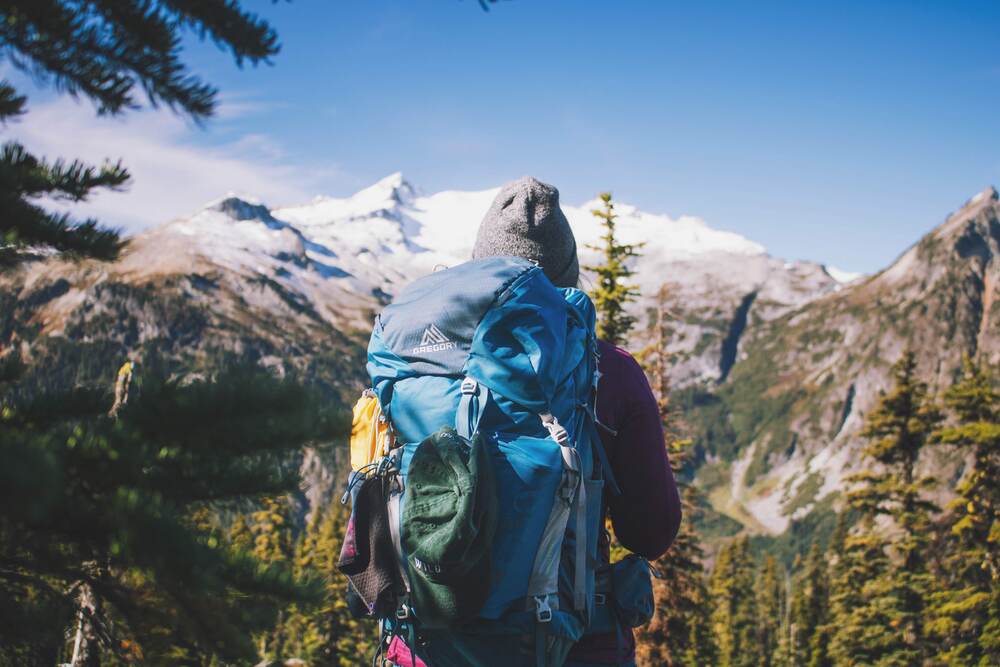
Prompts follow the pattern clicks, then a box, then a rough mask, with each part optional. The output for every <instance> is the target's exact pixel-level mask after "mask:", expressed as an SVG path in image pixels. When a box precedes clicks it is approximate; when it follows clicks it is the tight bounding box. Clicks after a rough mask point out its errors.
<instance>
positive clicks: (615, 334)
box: [584, 192, 642, 346]
mask: <svg viewBox="0 0 1000 667" xmlns="http://www.w3.org/2000/svg"><path fill="white" fill-rule="evenodd" d="M601 202H602V203H603V204H604V207H603V209H594V210H593V211H591V213H593V214H594V215H595V216H596V217H598V218H600V219H601V221H602V224H603V226H604V234H603V236H601V240H602V241H603V243H602V244H601V245H591V246H587V247H588V248H590V249H591V250H596V251H598V252H600V253H601V254H602V260H603V261H602V262H601V263H600V264H596V265H593V266H585V267H584V268H585V269H587V270H588V271H593V272H594V273H596V274H597V285H596V286H595V287H594V289H593V290H592V291H591V293H590V298H591V299H593V301H594V306H595V308H596V309H597V337H598V338H600V339H601V340H606V341H608V342H609V343H613V344H615V345H619V346H621V345H624V344H625V343H626V342H627V339H628V334H629V332H631V331H632V328H633V327H634V326H635V318H634V317H632V316H631V315H629V314H627V313H626V312H625V307H626V305H628V304H629V303H631V302H633V301H635V300H636V297H638V295H639V291H638V289H637V288H636V286H635V285H632V284H629V283H628V282H627V281H628V279H629V278H631V277H632V269H630V268H629V267H628V261H629V260H630V259H632V258H634V257H638V256H639V253H638V252H637V249H638V248H641V247H642V244H627V243H622V242H621V241H619V240H618V237H617V236H616V225H617V223H616V222H615V221H616V220H617V218H618V216H617V214H616V213H615V205H614V202H613V201H612V200H611V193H610V192H605V193H603V194H602V195H601Z"/></svg>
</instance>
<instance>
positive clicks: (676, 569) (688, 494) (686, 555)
mask: <svg viewBox="0 0 1000 667" xmlns="http://www.w3.org/2000/svg"><path fill="white" fill-rule="evenodd" d="M667 296H668V293H667V291H666V287H664V288H662V289H661V290H660V291H659V293H658V294H657V306H656V310H655V312H654V317H653V318H652V319H653V322H652V324H653V326H654V329H655V330H654V336H653V343H652V345H651V347H650V349H648V350H647V351H646V353H645V354H642V355H638V356H640V357H641V359H642V361H643V365H644V366H645V367H646V370H647V372H648V373H649V375H650V377H651V380H652V386H653V391H654V392H655V393H656V397H657V403H658V404H659V408H660V415H661V418H662V420H663V426H664V433H665V435H666V439H667V443H666V446H667V450H668V452H669V457H670V465H671V468H672V469H673V472H674V477H675V479H676V480H677V483H678V486H679V487H680V492H681V503H682V515H683V516H684V517H686V520H683V521H682V522H681V526H680V529H679V530H678V533H677V537H676V538H675V540H674V543H673V544H672V545H671V546H670V549H669V550H668V551H667V553H665V554H664V555H663V556H661V557H660V558H659V559H657V560H656V561H655V562H654V563H652V566H653V567H654V568H655V569H656V571H657V572H658V573H659V574H660V575H661V576H660V577H658V578H655V579H654V580H653V594H654V597H655V600H656V607H655V613H654V615H653V618H652V620H651V621H650V623H649V624H648V625H646V626H644V627H643V628H642V629H641V630H640V631H639V633H638V637H637V639H638V645H637V647H636V654H637V660H638V662H639V664H641V665H646V666H649V667H654V666H656V667H660V666H668V667H673V666H675V665H692V666H693V665H702V664H711V663H713V662H714V646H713V642H712V636H711V633H710V629H709V619H708V599H707V598H708V591H707V588H706V585H705V566H704V563H703V559H704V550H703V549H702V546H701V539H700V537H699V535H698V533H697V532H696V531H695V529H694V525H693V523H692V522H691V520H690V516H691V514H692V512H693V510H694V507H695V503H696V502H697V499H698V494H699V491H698V489H697V488H696V487H695V486H694V485H693V484H688V483H685V481H684V471H685V468H687V467H688V465H689V461H688V458H689V457H690V455H691V454H690V452H691V442H690V441H689V440H683V439H681V436H680V433H679V431H680V427H679V422H680V415H678V414H677V413H676V411H673V410H671V404H670V400H669V394H670V383H669V380H668V375H667V363H668V356H667V351H666V349H667V326H668V323H667V317H666V307H667V305H666V301H667Z"/></svg>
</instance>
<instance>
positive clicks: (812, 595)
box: [784, 544, 830, 665]
mask: <svg viewBox="0 0 1000 667" xmlns="http://www.w3.org/2000/svg"><path fill="white" fill-rule="evenodd" d="M826 559H827V556H826V553H824V551H823V549H821V548H820V546H819V544H813V546H812V548H811V549H810V550H809V555H808V556H807V558H806V560H805V562H804V563H802V564H801V566H800V567H799V568H797V569H798V570H799V573H798V574H797V576H796V577H795V579H794V581H793V584H792V596H791V601H790V602H789V607H790V609H789V626H788V629H787V632H788V634H787V640H786V644H785V647H784V652H785V655H786V657H787V662H789V663H790V664H794V665H808V664H809V663H810V660H811V659H812V657H813V654H814V653H816V654H817V659H822V655H823V654H825V653H826V652H827V649H826V646H825V643H827V642H828V639H825V638H824V637H823V629H824V628H825V626H826V625H827V623H828V622H829V608H830V578H829V571H828V569H827V560H826Z"/></svg>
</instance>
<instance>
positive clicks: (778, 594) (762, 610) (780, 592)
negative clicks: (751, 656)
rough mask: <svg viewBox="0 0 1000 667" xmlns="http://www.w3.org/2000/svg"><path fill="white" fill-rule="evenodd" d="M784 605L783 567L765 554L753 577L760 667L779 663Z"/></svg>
mask: <svg viewBox="0 0 1000 667" xmlns="http://www.w3.org/2000/svg"><path fill="white" fill-rule="evenodd" d="M787 606H788V600H787V597H786V595H785V570H784V568H782V567H781V566H780V565H778V561H777V559H776V558H775V557H774V556H767V557H766V558H765V559H764V564H763V566H762V567H761V569H760V571H759V575H758V577H757V647H758V648H757V650H758V651H759V653H760V662H759V663H758V664H759V665H761V667H772V666H774V665H777V664H779V660H780V652H779V648H781V638H782V635H783V634H784V633H783V630H784V628H785V620H786V617H787Z"/></svg>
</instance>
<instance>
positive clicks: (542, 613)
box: [535, 595, 552, 623]
mask: <svg viewBox="0 0 1000 667" xmlns="http://www.w3.org/2000/svg"><path fill="white" fill-rule="evenodd" d="M535 619H536V620H537V621H538V622H539V623H548V622H549V621H551V620H552V607H551V606H549V596H548V595H542V596H541V597H536V598H535Z"/></svg>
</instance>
